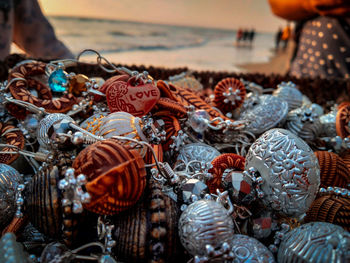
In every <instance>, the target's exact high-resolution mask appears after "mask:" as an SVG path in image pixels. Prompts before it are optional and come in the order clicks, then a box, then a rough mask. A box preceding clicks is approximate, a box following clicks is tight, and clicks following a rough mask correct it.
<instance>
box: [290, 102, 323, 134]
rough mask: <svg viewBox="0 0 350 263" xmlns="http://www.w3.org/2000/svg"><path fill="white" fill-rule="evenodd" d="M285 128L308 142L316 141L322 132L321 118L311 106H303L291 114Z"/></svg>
mask: <svg viewBox="0 0 350 263" xmlns="http://www.w3.org/2000/svg"><path fill="white" fill-rule="evenodd" d="M285 127H286V129H287V130H289V131H291V132H292V133H294V134H295V135H297V136H299V137H300V138H301V139H303V140H306V141H313V140H315V139H316V138H317V137H318V136H319V135H320V133H321V131H322V125H321V122H320V120H319V117H318V115H317V114H316V113H315V112H313V110H312V108H311V106H303V107H300V108H297V109H294V110H292V111H291V112H289V113H288V115H287V119H286V123H285Z"/></svg>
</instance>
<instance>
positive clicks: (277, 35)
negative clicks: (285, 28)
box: [276, 27, 282, 50]
mask: <svg viewBox="0 0 350 263" xmlns="http://www.w3.org/2000/svg"><path fill="white" fill-rule="evenodd" d="M281 40H282V28H281V27H279V28H278V31H277V33H276V50H278V49H279V47H280V43H281Z"/></svg>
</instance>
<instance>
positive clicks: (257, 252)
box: [231, 235, 275, 263]
mask: <svg viewBox="0 0 350 263" xmlns="http://www.w3.org/2000/svg"><path fill="white" fill-rule="evenodd" d="M231 251H232V252H233V257H234V260H233V261H232V262H235V263H245V262H264V263H274V262H275V258H274V256H273V255H272V253H271V252H270V250H269V249H268V248H267V247H265V246H264V245H263V244H262V243H260V242H259V241H258V240H256V239H255V238H253V237H249V236H245V235H233V240H232V242H231Z"/></svg>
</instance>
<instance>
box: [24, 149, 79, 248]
mask: <svg viewBox="0 0 350 263" xmlns="http://www.w3.org/2000/svg"><path fill="white" fill-rule="evenodd" d="M70 158H71V156H70V155H69V154H60V155H58V156H56V158H55V161H54V163H52V164H49V165H46V166H44V167H42V168H41V169H39V171H38V172H37V173H36V174H35V175H34V176H33V177H32V180H31V181H30V182H29V183H28V185H27V187H26V188H25V192H24V195H25V200H26V212H27V215H28V217H29V220H30V222H31V223H32V224H33V226H34V227H36V228H37V229H38V230H39V231H40V232H41V233H43V234H45V235H47V236H49V237H51V238H56V239H61V240H63V241H64V242H65V243H66V244H67V245H71V242H72V241H73V239H74V238H75V236H76V234H77V232H76V230H77V229H76V225H77V223H78V220H79V219H80V217H79V215H76V214H73V212H72V205H68V206H62V199H63V194H62V192H61V190H60V189H59V188H58V184H59V181H60V179H62V177H63V174H64V171H65V170H66V169H67V167H68V166H71V163H72V161H71V159H70Z"/></svg>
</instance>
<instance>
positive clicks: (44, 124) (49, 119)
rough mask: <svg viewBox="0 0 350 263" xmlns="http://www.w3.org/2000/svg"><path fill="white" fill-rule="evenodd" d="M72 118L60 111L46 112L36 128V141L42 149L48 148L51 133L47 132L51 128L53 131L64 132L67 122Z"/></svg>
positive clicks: (67, 125) (71, 120) (67, 126)
mask: <svg viewBox="0 0 350 263" xmlns="http://www.w3.org/2000/svg"><path fill="white" fill-rule="evenodd" d="M70 122H74V120H73V119H72V118H71V117H69V116H68V115H65V114H62V113H53V114H48V115H47V116H46V117H45V118H44V119H42V120H41V121H40V123H39V129H38V130H37V136H38V142H39V144H40V146H41V147H43V148H44V149H50V142H51V138H52V135H53V134H49V131H50V129H51V128H53V132H55V133H57V132H62V133H65V132H66V131H67V129H68V128H69V123H70Z"/></svg>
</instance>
